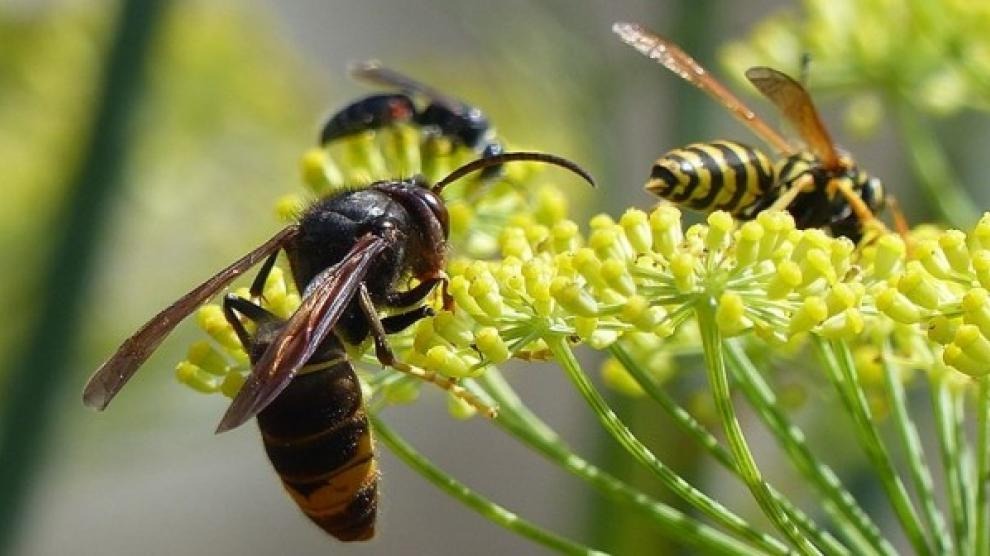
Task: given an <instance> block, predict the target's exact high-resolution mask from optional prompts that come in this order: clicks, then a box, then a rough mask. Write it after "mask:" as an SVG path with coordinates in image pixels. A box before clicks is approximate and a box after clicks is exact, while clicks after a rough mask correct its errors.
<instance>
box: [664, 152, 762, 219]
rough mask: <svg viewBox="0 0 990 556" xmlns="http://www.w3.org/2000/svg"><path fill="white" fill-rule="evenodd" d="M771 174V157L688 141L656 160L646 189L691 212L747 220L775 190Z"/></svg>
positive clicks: (759, 153)
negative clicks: (720, 212) (726, 214)
mask: <svg viewBox="0 0 990 556" xmlns="http://www.w3.org/2000/svg"><path fill="white" fill-rule="evenodd" d="M774 175H775V172H774V166H773V164H772V163H771V162H770V159H769V158H767V156H766V155H765V154H763V153H762V152H760V151H758V150H756V149H754V148H752V147H749V146H746V145H743V144H742V143H736V142H735V141H712V142H710V143H693V144H691V145H688V146H686V147H682V148H679V149H674V150H672V151H670V152H668V153H667V154H665V155H663V156H661V157H660V158H659V159H657V161H656V163H654V165H653V171H652V172H651V173H650V179H649V181H647V182H646V190H647V191H649V192H650V193H653V194H654V195H658V196H660V197H663V198H664V199H667V200H668V201H670V202H672V203H675V204H678V205H682V206H686V207H689V208H693V209H695V210H700V211H705V212H711V211H715V210H724V211H727V212H729V213H731V214H732V215H733V216H736V217H738V218H752V217H753V216H755V213H754V212H753V210H752V208H753V207H754V205H756V204H758V203H759V202H760V201H765V200H766V198H767V197H768V195H770V193H768V192H770V191H771V190H772V189H773V188H774V185H775V181H776V180H775V179H774Z"/></svg>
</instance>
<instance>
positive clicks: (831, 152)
mask: <svg viewBox="0 0 990 556" xmlns="http://www.w3.org/2000/svg"><path fill="white" fill-rule="evenodd" d="M746 78H747V79H749V81H750V83H752V84H753V85H754V86H755V87H756V88H757V89H759V91H760V92H761V93H763V96H765V97H767V98H768V99H770V102H772V103H774V105H775V106H776V107H777V109H778V110H780V112H781V113H782V114H783V115H784V117H785V118H787V120H788V121H789V122H790V123H791V125H793V126H794V127H795V129H796V131H797V132H798V135H800V136H801V139H803V140H804V142H805V143H806V144H807V145H808V148H809V149H811V152H812V153H814V154H815V156H817V157H818V158H819V160H821V162H822V166H824V167H825V168H826V169H835V168H838V167H839V165H840V164H839V154H838V153H837V152H836V150H835V144H834V143H833V142H832V138H831V137H830V136H829V133H828V130H827V129H826V128H825V124H823V123H822V120H821V117H819V116H818V110H816V109H815V105H814V103H813V102H812V101H811V95H809V94H808V91H807V89H805V88H804V87H803V86H802V85H801V84H800V83H798V82H797V81H795V80H794V79H793V78H791V77H790V76H788V75H787V74H785V73H782V72H779V71H777V70H775V69H772V68H767V67H762V66H761V67H755V68H749V69H748V70H746Z"/></svg>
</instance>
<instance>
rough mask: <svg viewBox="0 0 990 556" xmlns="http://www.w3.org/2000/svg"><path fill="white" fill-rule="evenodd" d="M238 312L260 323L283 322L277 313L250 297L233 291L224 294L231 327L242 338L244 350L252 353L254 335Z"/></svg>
mask: <svg viewBox="0 0 990 556" xmlns="http://www.w3.org/2000/svg"><path fill="white" fill-rule="evenodd" d="M238 314H241V315H243V316H245V317H247V318H248V319H250V320H251V321H253V322H255V323H256V324H259V325H260V324H264V323H269V322H281V320H282V319H281V318H280V317H279V316H278V315H276V314H275V313H272V312H271V311H269V310H268V309H265V308H264V307H262V306H260V305H258V304H256V303H254V302H253V301H251V300H249V299H244V298H243V297H239V296H238V295H236V294H233V293H228V294H227V295H225V296H223V316H224V318H226V319H227V322H228V323H230V326H231V328H233V329H234V333H235V334H237V339H238V340H240V342H241V346H243V347H244V351H246V352H248V353H251V350H252V349H253V347H254V337H253V336H252V335H251V334H250V333H249V332H248V331H247V328H245V327H244V322H243V321H241V318H240V317H238V316H237V315H238Z"/></svg>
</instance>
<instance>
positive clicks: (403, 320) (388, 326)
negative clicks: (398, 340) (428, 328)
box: [382, 305, 436, 334]
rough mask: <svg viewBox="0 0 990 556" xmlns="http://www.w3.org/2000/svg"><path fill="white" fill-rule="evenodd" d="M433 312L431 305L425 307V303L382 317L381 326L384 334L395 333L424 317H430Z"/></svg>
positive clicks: (434, 312)
mask: <svg viewBox="0 0 990 556" xmlns="http://www.w3.org/2000/svg"><path fill="white" fill-rule="evenodd" d="M435 314H436V311H434V310H433V308H432V307H427V306H425V305H424V306H422V307H416V308H415V309H413V310H411V311H406V312H405V313H399V314H397V315H391V316H388V317H385V318H383V319H382V328H384V329H385V333H386V334H395V333H396V332H402V331H403V330H405V329H407V328H409V327H410V326H412V325H414V324H416V323H417V322H419V321H421V320H423V319H425V318H426V317H432V316H433V315H435Z"/></svg>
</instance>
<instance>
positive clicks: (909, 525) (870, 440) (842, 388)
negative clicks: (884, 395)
mask: <svg viewBox="0 0 990 556" xmlns="http://www.w3.org/2000/svg"><path fill="white" fill-rule="evenodd" d="M814 345H815V348H816V349H817V351H818V354H819V356H820V358H821V361H822V366H823V367H824V368H825V370H826V372H827V373H828V377H829V379H830V380H831V381H832V383H833V385H834V386H835V388H836V390H837V391H838V393H839V398H840V399H841V400H842V402H843V404H844V405H845V408H846V411H847V413H849V415H851V416H852V419H853V424H854V425H855V427H854V429H855V431H856V435H857V437H858V439H859V443H860V446H861V447H862V448H863V451H864V452H866V455H867V457H868V458H869V460H870V463H871V464H872V465H873V469H874V471H876V474H877V477H878V478H879V479H880V483H881V484H882V485H883V487H884V490H885V491H886V493H887V498H888V500H889V501H890V503H891V505H892V506H893V508H894V513H895V514H896V515H897V518H898V520H899V521H900V523H901V526H902V527H904V532H905V534H906V535H907V538H908V541H909V542H910V543H911V546H912V547H913V548H914V551H915V552H916V553H917V554H923V555H929V554H931V553H932V550H931V547H930V546H929V545H928V541H927V540H926V539H925V534H924V532H923V530H922V527H921V521H920V519H919V518H918V514H917V511H916V510H915V508H914V505H913V504H912V503H911V497H910V496H909V495H908V492H907V488H905V486H904V483H903V482H902V481H901V478H900V476H899V475H898V474H897V470H896V469H895V467H894V463H893V461H892V460H891V459H890V454H889V453H888V452H887V449H886V447H885V446H884V444H883V441H882V440H881V439H880V432H879V431H878V430H877V428H876V426H875V425H874V420H873V415H872V414H871V412H870V408H869V404H868V403H867V401H866V394H865V392H864V391H863V387H862V385H861V384H860V382H859V375H858V374H857V371H856V367H855V364H854V363H853V360H852V353H851V352H850V351H849V346H848V344H846V343H845V342H842V341H836V342H832V343H831V344H829V343H827V342H826V341H825V340H824V339H822V338H819V337H817V336H815V337H814ZM836 352H838V354H836Z"/></svg>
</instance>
